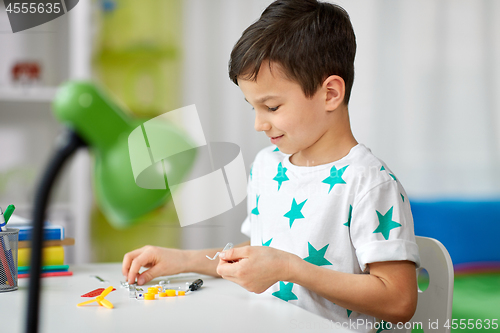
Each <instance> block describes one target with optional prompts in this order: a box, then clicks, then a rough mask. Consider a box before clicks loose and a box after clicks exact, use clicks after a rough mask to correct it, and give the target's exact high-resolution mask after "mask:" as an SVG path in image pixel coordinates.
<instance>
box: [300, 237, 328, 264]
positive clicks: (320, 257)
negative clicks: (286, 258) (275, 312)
mask: <svg viewBox="0 0 500 333" xmlns="http://www.w3.org/2000/svg"><path fill="white" fill-rule="evenodd" d="M307 244H308V248H309V257H306V258H304V260H305V261H307V262H309V263H311V264H313V265H316V266H324V265H331V264H332V263H331V262H329V261H328V260H326V259H325V253H326V250H327V249H328V246H329V245H330V244H326V245H325V246H324V247H323V248H322V249H321V250H316V249H315V248H314V246H312V245H311V243H309V242H307Z"/></svg>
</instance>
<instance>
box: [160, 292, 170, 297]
mask: <svg viewBox="0 0 500 333" xmlns="http://www.w3.org/2000/svg"><path fill="white" fill-rule="evenodd" d="M158 296H159V297H167V296H168V295H167V293H163V292H162V293H159V294H158Z"/></svg>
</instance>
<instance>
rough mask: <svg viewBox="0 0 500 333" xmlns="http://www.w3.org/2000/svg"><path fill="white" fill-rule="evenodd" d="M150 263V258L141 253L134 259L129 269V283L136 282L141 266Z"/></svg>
mask: <svg viewBox="0 0 500 333" xmlns="http://www.w3.org/2000/svg"><path fill="white" fill-rule="evenodd" d="M148 263H149V259H148V258H147V257H146V256H145V255H139V256H138V257H137V258H135V259H134V260H132V264H131V265H130V269H129V271H128V283H134V282H135V278H136V276H137V274H139V270H140V269H141V267H143V266H146V265H147V264H148Z"/></svg>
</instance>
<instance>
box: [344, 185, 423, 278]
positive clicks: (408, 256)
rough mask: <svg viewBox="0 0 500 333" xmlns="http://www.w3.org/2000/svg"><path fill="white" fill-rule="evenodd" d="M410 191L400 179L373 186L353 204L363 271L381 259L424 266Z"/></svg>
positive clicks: (353, 227)
mask: <svg viewBox="0 0 500 333" xmlns="http://www.w3.org/2000/svg"><path fill="white" fill-rule="evenodd" d="M405 196H406V193H404V190H403V189H402V186H400V185H399V182H398V181H396V180H392V179H391V180H387V181H385V182H383V183H381V184H378V185H376V186H374V187H373V188H371V189H370V190H369V191H367V192H366V194H364V195H362V197H361V198H360V199H359V200H357V201H355V202H354V203H353V210H352V219H351V226H350V232H351V240H352V243H353V245H354V247H355V249H356V256H357V259H358V262H359V266H360V268H361V270H362V271H365V270H366V265H367V264H369V263H373V262H381V261H398V260H409V261H413V262H414V263H415V264H416V266H417V267H419V266H420V257H419V252H418V246H417V244H416V242H415V232H414V228H413V217H412V214H411V209H410V204H409V202H408V199H407V198H406V197H405Z"/></svg>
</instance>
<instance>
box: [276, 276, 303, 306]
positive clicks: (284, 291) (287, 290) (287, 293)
mask: <svg viewBox="0 0 500 333" xmlns="http://www.w3.org/2000/svg"><path fill="white" fill-rule="evenodd" d="M292 288H293V283H291V282H289V283H285V282H283V281H280V290H279V291H275V292H274V293H273V296H275V297H278V298H281V299H282V300H284V301H286V302H288V301H293V300H295V299H298V298H297V296H296V295H295V294H294V293H293V292H292Z"/></svg>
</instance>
